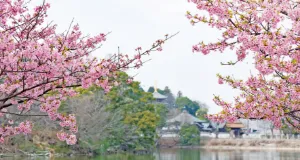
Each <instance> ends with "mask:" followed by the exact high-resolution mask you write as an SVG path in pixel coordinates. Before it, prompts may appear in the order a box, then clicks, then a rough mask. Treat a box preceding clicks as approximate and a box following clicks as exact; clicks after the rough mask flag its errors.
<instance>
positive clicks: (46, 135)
mask: <svg viewBox="0 0 300 160" xmlns="http://www.w3.org/2000/svg"><path fill="white" fill-rule="evenodd" d="M116 75H117V81H118V82H119V84H118V85H116V86H114V87H113V88H111V90H110V91H109V92H108V93H105V92H104V90H103V89H102V88H101V87H97V86H91V87H89V88H88V89H83V88H81V87H77V88H76V89H75V90H76V91H77V92H78V93H79V94H78V95H77V96H75V97H70V98H68V99H67V100H65V101H63V102H62V103H61V105H60V107H59V110H58V111H59V112H60V113H61V114H63V115H67V114H70V113H74V114H75V116H76V120H77V125H78V132H77V134H76V136H77V142H76V144H74V145H71V146H70V145H67V144H66V143H64V142H61V141H59V140H58V139H57V137H56V132H57V131H59V130H58V128H59V127H58V126H57V125H55V124H53V123H51V120H50V119H45V118H42V117H39V116H32V117H30V119H31V120H33V121H35V123H34V128H33V133H32V134H29V135H26V136H21V135H20V136H16V137H13V138H11V139H10V140H8V141H7V142H6V146H5V148H2V152H12V153H20V154H24V153H26V154H33V153H35V154H37V153H38V152H42V151H47V152H51V153H53V154H54V153H55V154H65V155H72V154H85V155H99V154H113V153H124V152H126V153H127V152H128V153H136V154H144V153H150V152H152V151H153V149H155V148H156V146H157V145H158V144H157V142H158V140H159V138H160V137H159V136H158V135H157V133H158V132H157V131H159V130H160V129H161V128H162V127H163V126H165V124H166V120H167V119H168V118H169V117H174V116H176V115H177V114H179V113H181V111H182V110H183V109H189V108H198V110H199V109H203V106H201V105H200V104H202V103H197V102H193V103H192V105H191V102H192V101H191V100H190V99H189V98H188V97H184V100H182V98H183V97H175V96H174V95H173V94H172V92H171V91H170V89H169V88H168V87H166V88H165V89H164V90H163V91H164V92H163V94H164V95H166V96H167V97H168V98H167V99H166V101H165V103H155V99H154V98H153V95H152V93H151V92H146V91H144V89H143V88H142V87H141V86H140V82H137V81H132V82H131V83H128V78H129V76H128V75H127V74H126V73H125V72H118V73H117V74H116ZM170 97H171V98H170ZM179 102H180V103H179ZM183 106H185V107H183ZM198 112H200V110H199V111H197V113H198ZM201 112H202V111H201ZM31 113H32V114H38V113H39V110H32V111H31ZM12 116H13V115H12ZM14 118H18V119H19V120H16V121H15V123H18V122H19V121H22V120H23V118H24V117H19V116H17V115H15V117H14ZM180 134H181V136H182V137H183V138H182V144H183V145H197V144H199V130H198V128H197V127H196V126H193V125H189V126H184V127H183V128H182V130H181V131H180Z"/></svg>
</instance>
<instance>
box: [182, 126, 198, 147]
mask: <svg viewBox="0 0 300 160" xmlns="http://www.w3.org/2000/svg"><path fill="white" fill-rule="evenodd" d="M179 135H180V144H181V145H199V143H200V131H199V129H198V127H197V126H195V125H190V124H185V125H183V126H182V127H181V129H180V132H179Z"/></svg>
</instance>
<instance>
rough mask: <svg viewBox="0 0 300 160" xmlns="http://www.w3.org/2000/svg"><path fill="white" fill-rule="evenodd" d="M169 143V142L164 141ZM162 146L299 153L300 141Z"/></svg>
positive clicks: (207, 141) (224, 141) (225, 141)
mask: <svg viewBox="0 0 300 160" xmlns="http://www.w3.org/2000/svg"><path fill="white" fill-rule="evenodd" d="M164 142H167V141H164ZM173 142H174V141H173ZM178 144H179V143H177V145H175V143H173V145H171V144H167V143H165V144H162V145H160V147H159V148H164V149H167V148H170V149H172V148H186V149H207V150H286V151H297V152H298V151H299V152H300V140H299V139H213V138H212V139H202V140H201V142H200V145H197V146H181V145H178Z"/></svg>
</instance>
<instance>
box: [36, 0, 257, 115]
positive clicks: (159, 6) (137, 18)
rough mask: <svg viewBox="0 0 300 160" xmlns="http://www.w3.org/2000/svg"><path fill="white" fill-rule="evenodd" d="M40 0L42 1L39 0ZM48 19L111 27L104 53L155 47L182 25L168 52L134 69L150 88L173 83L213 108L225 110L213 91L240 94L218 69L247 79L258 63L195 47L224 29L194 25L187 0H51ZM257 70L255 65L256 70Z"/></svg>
mask: <svg viewBox="0 0 300 160" xmlns="http://www.w3.org/2000/svg"><path fill="white" fill-rule="evenodd" d="M36 2H38V1H36ZM49 2H50V3H51V8H50V11H49V17H48V21H50V20H54V22H55V23H56V24H58V30H60V31H63V30H65V29H67V28H68V25H69V24H70V22H71V20H72V18H75V22H76V23H79V25H80V28H81V30H82V32H83V33H84V34H91V35H96V34H98V33H107V32H109V31H112V33H111V34H110V35H109V36H108V38H107V41H106V42H105V43H104V46H103V47H102V48H101V49H100V50H98V51H96V52H95V53H94V56H100V57H104V56H105V55H107V54H110V53H116V52H117V47H118V46H120V49H121V52H122V53H126V54H131V55H132V54H133V53H134V49H135V48H137V47H138V46H141V47H142V48H144V49H147V48H149V47H150V46H151V45H152V43H153V42H154V41H155V40H157V39H159V38H163V37H164V35H165V34H167V33H168V34H172V33H176V32H177V31H180V33H179V34H178V35H177V36H175V37H174V38H172V39H170V40H169V41H168V42H167V43H166V44H165V46H164V48H163V52H155V53H152V54H151V55H150V56H149V57H146V59H151V61H149V62H147V63H146V64H145V65H144V66H143V67H142V68H141V69H138V70H134V71H131V72H130V75H135V74H138V75H137V76H136V78H135V80H137V81H140V82H141V85H142V86H143V88H145V89H148V87H149V86H153V85H154V83H155V81H157V85H158V87H159V88H164V87H165V86H169V87H170V89H171V90H172V91H173V93H174V94H175V95H176V93H177V92H178V91H179V90H181V91H182V92H183V95H184V96H188V97H190V98H191V99H193V100H199V101H202V102H204V103H206V104H208V105H209V106H210V113H216V112H218V111H220V108H219V107H218V106H216V105H215V104H214V102H213V101H212V99H213V94H216V95H220V96H222V97H224V99H225V100H229V101H230V100H233V96H234V95H236V94H237V92H236V91H233V90H232V89H231V88H230V87H228V86H226V85H219V84H218V79H217V77H216V74H217V73H221V74H223V75H234V76H235V78H242V79H245V78H246V77H247V76H248V75H250V69H251V68H253V65H252V63H251V62H250V60H251V57H250V58H248V59H246V62H244V63H241V64H237V65H236V66H234V67H232V66H221V65H220V62H228V61H230V60H233V61H234V60H236V56H235V54H234V53H233V52H232V51H227V52H225V53H213V54H210V55H207V56H204V55H203V54H201V53H192V45H193V44H196V43H198V42H201V41H204V42H206V43H207V42H214V41H217V40H218V38H220V32H219V31H218V30H216V29H211V28H209V27H208V26H206V25H205V24H198V25H196V26H192V25H190V23H189V20H187V18H186V17H185V13H186V11H187V10H189V11H191V12H192V13H196V12H197V10H196V7H195V5H194V4H192V3H188V2H187V0H148V1H146V0H84V1H83V0H51V1H49ZM253 72H254V71H252V73H253Z"/></svg>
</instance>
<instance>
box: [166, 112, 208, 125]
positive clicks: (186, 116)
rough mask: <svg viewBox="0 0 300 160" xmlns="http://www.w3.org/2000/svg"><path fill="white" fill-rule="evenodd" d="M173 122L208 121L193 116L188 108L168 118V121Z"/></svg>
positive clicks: (192, 122)
mask: <svg viewBox="0 0 300 160" xmlns="http://www.w3.org/2000/svg"><path fill="white" fill-rule="evenodd" d="M173 122H181V123H188V124H194V123H195V122H206V121H203V120H200V119H198V118H196V117H194V116H192V115H191V114H189V113H188V112H187V111H186V110H184V111H183V112H182V113H180V114H179V115H178V116H176V117H174V118H172V119H169V120H167V123H173Z"/></svg>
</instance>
